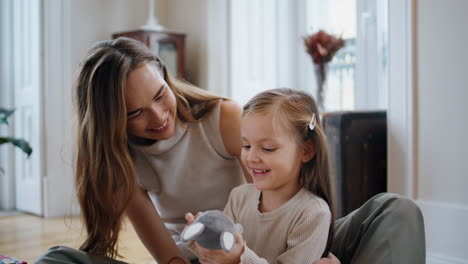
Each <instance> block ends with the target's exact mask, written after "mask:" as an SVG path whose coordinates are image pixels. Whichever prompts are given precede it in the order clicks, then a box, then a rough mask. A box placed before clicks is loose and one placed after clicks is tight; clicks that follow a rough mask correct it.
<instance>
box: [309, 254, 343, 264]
mask: <svg viewBox="0 0 468 264" xmlns="http://www.w3.org/2000/svg"><path fill="white" fill-rule="evenodd" d="M314 264H340V260H339V259H338V258H337V257H335V256H334V255H333V254H332V253H330V254H328V257H326V258H322V259H320V260H319V261H317V262H315V263H314Z"/></svg>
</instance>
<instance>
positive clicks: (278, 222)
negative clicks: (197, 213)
mask: <svg viewBox="0 0 468 264" xmlns="http://www.w3.org/2000/svg"><path fill="white" fill-rule="evenodd" d="M260 194H261V192H260V191H258V190H257V189H256V188H255V187H254V186H253V185H252V184H245V185H242V186H239V187H237V188H235V189H234V190H232V192H231V194H230V196H229V201H228V204H227V205H226V207H225V209H224V212H225V213H226V214H227V215H228V216H230V217H231V218H232V219H233V220H234V222H236V223H240V224H242V226H243V227H244V232H243V234H242V236H243V238H244V241H245V242H246V245H245V247H244V253H243V254H242V256H241V263H243V264H254V263H262V264H267V263H269V264H273V263H281V264H296V263H309V264H311V263H314V262H315V261H317V260H319V259H320V258H321V256H322V254H323V252H324V250H325V247H326V244H327V238H328V231H329V227H330V224H331V213H330V209H329V207H328V204H327V203H326V202H325V201H324V200H323V199H321V198H320V197H318V196H316V195H314V194H312V193H311V192H309V191H308V190H306V189H301V190H300V191H299V192H298V193H297V194H296V195H295V196H294V197H293V198H291V199H290V200H289V201H288V202H286V203H285V204H283V205H282V206H281V207H279V208H278V209H276V210H274V211H272V212H267V213H260V212H259V210H258V206H259V199H260Z"/></svg>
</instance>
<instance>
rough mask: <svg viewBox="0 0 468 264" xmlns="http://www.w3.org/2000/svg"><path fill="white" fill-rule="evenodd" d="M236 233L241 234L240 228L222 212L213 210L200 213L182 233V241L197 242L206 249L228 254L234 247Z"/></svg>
mask: <svg viewBox="0 0 468 264" xmlns="http://www.w3.org/2000/svg"><path fill="white" fill-rule="evenodd" d="M236 232H242V226H241V225H239V224H237V225H236V224H234V222H233V221H232V220H231V219H230V218H229V217H228V216H226V215H225V214H224V213H223V212H221V211H217V210H213V211H206V212H204V213H202V214H201V215H200V216H199V217H198V218H197V219H196V220H195V222H193V223H192V224H191V225H189V226H187V227H186V228H185V229H184V231H183V232H182V235H181V236H182V241H184V242H187V241H190V240H195V241H197V242H198V243H199V244H200V245H201V246H202V247H204V248H208V249H224V250H225V251H226V252H229V251H231V250H232V248H233V247H234V243H235V237H234V234H235V233H236Z"/></svg>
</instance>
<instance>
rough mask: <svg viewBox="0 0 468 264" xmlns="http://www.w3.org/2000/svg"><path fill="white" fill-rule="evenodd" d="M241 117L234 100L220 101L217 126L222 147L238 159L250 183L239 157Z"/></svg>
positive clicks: (248, 175) (250, 178)
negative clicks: (221, 139)
mask: <svg viewBox="0 0 468 264" xmlns="http://www.w3.org/2000/svg"><path fill="white" fill-rule="evenodd" d="M241 118H242V108H241V107H240V106H239V104H237V103H236V102H234V101H222V102H221V112H220V120H219V126H220V130H221V137H222V138H223V143H224V147H225V148H226V150H227V152H228V153H229V154H231V155H233V156H236V157H237V158H238V159H239V163H240V165H241V167H242V171H243V172H244V176H245V179H246V180H247V182H249V183H252V177H251V176H250V174H249V172H248V171H247V170H246V168H245V167H244V165H243V164H242V162H241V160H240V157H241V151H242V138H241V131H240V122H241Z"/></svg>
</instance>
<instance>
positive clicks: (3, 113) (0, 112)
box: [0, 107, 15, 125]
mask: <svg viewBox="0 0 468 264" xmlns="http://www.w3.org/2000/svg"><path fill="white" fill-rule="evenodd" d="M14 112H15V109H12V110H8V109H6V108H3V107H0V124H7V125H8V120H7V119H8V117H9V116H11V115H12V114H13V113H14Z"/></svg>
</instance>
